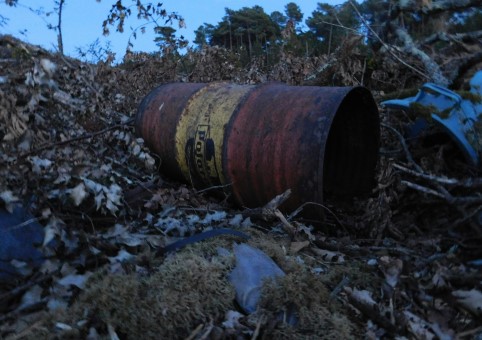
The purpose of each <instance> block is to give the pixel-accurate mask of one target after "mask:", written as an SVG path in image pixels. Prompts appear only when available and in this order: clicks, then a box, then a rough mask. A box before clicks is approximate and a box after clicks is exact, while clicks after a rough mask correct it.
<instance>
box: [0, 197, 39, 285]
mask: <svg viewBox="0 0 482 340" xmlns="http://www.w3.org/2000/svg"><path fill="white" fill-rule="evenodd" d="M43 240H44V230H43V227H42V225H40V224H39V223H38V222H37V220H36V219H35V218H34V217H33V216H31V215H30V214H29V213H28V212H27V210H26V209H25V208H23V207H22V206H16V207H15V208H14V209H13V211H12V212H11V213H10V212H8V211H7V210H5V209H4V208H0V283H8V282H11V281H12V280H14V279H16V278H18V277H20V275H21V274H20V271H19V270H18V268H17V267H16V266H14V265H13V264H12V261H13V260H16V261H20V262H25V263H26V265H27V266H28V267H29V268H37V267H39V266H40V265H41V264H42V262H43V254H42V252H41V251H40V250H39V248H40V247H41V246H42V243H43Z"/></svg>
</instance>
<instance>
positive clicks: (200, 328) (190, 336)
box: [186, 323, 204, 340]
mask: <svg viewBox="0 0 482 340" xmlns="http://www.w3.org/2000/svg"><path fill="white" fill-rule="evenodd" d="M203 327H204V324H202V323H201V324H199V325H198V326H197V327H196V328H195V329H194V330H193V331H192V332H191V334H189V336H188V337H187V338H186V340H193V339H194V338H196V336H197V335H198V334H199V332H201V330H202V329H203Z"/></svg>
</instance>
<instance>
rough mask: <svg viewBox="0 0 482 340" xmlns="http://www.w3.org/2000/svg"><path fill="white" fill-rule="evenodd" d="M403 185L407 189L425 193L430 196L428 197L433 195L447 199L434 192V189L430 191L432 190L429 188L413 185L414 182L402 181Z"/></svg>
mask: <svg viewBox="0 0 482 340" xmlns="http://www.w3.org/2000/svg"><path fill="white" fill-rule="evenodd" d="M401 183H402V184H405V185H406V186H407V187H409V188H412V189H414V190H417V191H420V192H423V193H425V194H428V195H433V196H436V197H439V198H443V199H445V196H444V195H443V194H441V193H440V192H438V191H436V190H433V189H430V188H427V187H424V186H423V185H420V184H415V183H412V182H409V181H403V180H402V181H401Z"/></svg>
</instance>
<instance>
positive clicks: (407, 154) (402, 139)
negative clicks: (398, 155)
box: [380, 123, 423, 172]
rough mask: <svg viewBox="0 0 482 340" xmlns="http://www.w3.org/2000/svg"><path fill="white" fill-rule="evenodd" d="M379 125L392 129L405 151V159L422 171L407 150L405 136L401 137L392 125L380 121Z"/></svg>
mask: <svg viewBox="0 0 482 340" xmlns="http://www.w3.org/2000/svg"><path fill="white" fill-rule="evenodd" d="M380 126H382V127H384V128H386V129H389V130H390V131H392V132H393V133H394V134H395V135H396V136H397V137H398V140H399V141H400V144H401V145H402V148H403V151H404V152H405V157H406V158H407V160H408V161H409V162H410V163H411V164H412V165H413V166H414V167H415V169H417V170H418V171H419V172H423V169H422V167H420V165H418V164H417V163H416V162H415V160H414V159H413V157H412V154H411V153H410V151H409V150H408V146H407V143H406V142H405V138H403V136H402V134H401V133H400V132H398V130H397V129H395V128H394V127H392V126H390V125H388V124H385V123H380Z"/></svg>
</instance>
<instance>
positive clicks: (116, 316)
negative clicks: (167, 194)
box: [65, 251, 235, 339]
mask: <svg viewBox="0 0 482 340" xmlns="http://www.w3.org/2000/svg"><path fill="white" fill-rule="evenodd" d="M226 276H227V270H226V266H225V265H224V264H222V263H221V262H220V261H218V260H216V258H211V259H206V258H204V257H201V256H199V255H196V254H194V253H192V252H189V251H185V252H182V253H178V254H176V255H175V256H172V257H169V258H167V259H166V260H165V262H164V263H163V264H162V265H161V266H160V267H159V270H158V272H156V273H155V274H153V275H151V276H149V277H140V276H139V275H137V274H129V275H96V276H95V277H94V278H93V280H90V281H89V286H88V287H87V290H86V292H85V293H84V294H83V295H82V296H81V297H80V299H79V301H78V302H77V303H76V304H75V305H74V306H73V307H72V308H71V310H70V311H69V313H70V315H71V316H69V317H68V318H67V320H65V321H66V322H67V323H69V324H71V325H72V324H76V323H77V322H79V321H80V320H87V321H88V322H89V323H94V322H97V323H98V322H101V324H103V325H105V327H106V325H111V326H112V327H113V328H114V329H115V331H116V332H117V333H118V334H119V336H121V337H123V338H126V339H145V338H151V339H155V338H158V339H173V338H178V337H186V336H188V335H189V333H190V331H192V330H193V329H195V328H196V327H197V326H198V325H199V324H204V323H208V322H210V321H211V320H214V321H218V322H219V321H220V320H222V319H223V318H224V314H225V312H226V311H227V310H229V309H234V308H235V307H234V305H233V301H234V288H233V287H232V286H231V285H230V284H229V282H228V280H227V279H226Z"/></svg>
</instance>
